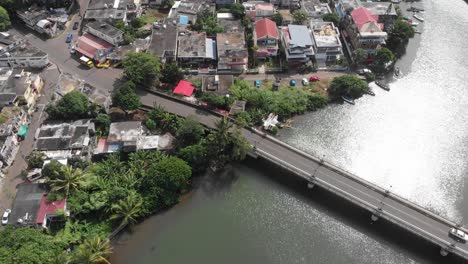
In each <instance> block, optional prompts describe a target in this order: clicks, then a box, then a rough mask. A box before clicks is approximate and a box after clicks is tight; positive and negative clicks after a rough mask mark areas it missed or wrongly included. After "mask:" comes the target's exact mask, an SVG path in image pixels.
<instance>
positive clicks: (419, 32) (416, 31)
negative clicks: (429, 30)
mask: <svg viewBox="0 0 468 264" xmlns="http://www.w3.org/2000/svg"><path fill="white" fill-rule="evenodd" d="M414 33H415V34H422V32H421V31H419V30H417V29H416V30H414Z"/></svg>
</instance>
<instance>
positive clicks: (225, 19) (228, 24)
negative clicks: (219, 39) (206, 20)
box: [218, 13, 244, 33]
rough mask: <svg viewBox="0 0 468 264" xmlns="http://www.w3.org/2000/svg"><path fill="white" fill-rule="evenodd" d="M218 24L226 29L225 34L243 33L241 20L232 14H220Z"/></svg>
mask: <svg viewBox="0 0 468 264" xmlns="http://www.w3.org/2000/svg"><path fill="white" fill-rule="evenodd" d="M218 24H219V25H220V26H222V27H223V28H224V32H226V33H228V32H243V31H244V27H243V26H242V22H241V21H240V20H239V19H236V18H234V16H233V15H232V14H231V13H218Z"/></svg>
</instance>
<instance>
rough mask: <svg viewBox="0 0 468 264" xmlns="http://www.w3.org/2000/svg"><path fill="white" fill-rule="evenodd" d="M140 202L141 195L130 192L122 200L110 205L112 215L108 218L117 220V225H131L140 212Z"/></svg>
mask: <svg viewBox="0 0 468 264" xmlns="http://www.w3.org/2000/svg"><path fill="white" fill-rule="evenodd" d="M142 204H143V202H142V199H141V196H140V195H138V194H136V193H132V194H130V195H128V196H127V197H126V198H125V199H124V200H120V201H119V202H118V203H117V204H114V205H112V207H111V212H112V215H111V216H110V218H109V219H110V220H114V221H117V222H119V227H123V226H125V225H128V224H129V225H133V224H135V223H136V221H137V218H138V217H140V216H141V214H142Z"/></svg>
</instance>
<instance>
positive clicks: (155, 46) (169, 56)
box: [148, 21, 178, 62]
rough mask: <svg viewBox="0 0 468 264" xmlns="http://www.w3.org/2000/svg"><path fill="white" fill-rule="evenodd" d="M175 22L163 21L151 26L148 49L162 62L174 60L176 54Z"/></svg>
mask: <svg viewBox="0 0 468 264" xmlns="http://www.w3.org/2000/svg"><path fill="white" fill-rule="evenodd" d="M177 32H178V31H177V24H174V23H172V22H168V21H165V22H163V23H162V24H157V25H154V26H153V33H152V34H151V42H150V46H149V48H148V51H149V52H150V53H151V54H153V55H154V56H156V57H158V58H159V59H161V61H162V62H170V61H175V60H176V56H177V37H178V33H177Z"/></svg>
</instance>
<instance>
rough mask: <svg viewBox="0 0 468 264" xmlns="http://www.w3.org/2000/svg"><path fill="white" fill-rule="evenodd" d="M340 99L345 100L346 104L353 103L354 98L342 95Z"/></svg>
mask: <svg viewBox="0 0 468 264" xmlns="http://www.w3.org/2000/svg"><path fill="white" fill-rule="evenodd" d="M341 99H343V101H345V102H347V103H348V104H352V105H353V104H354V99H353V98H352V97H350V96H347V95H342V96H341Z"/></svg>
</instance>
